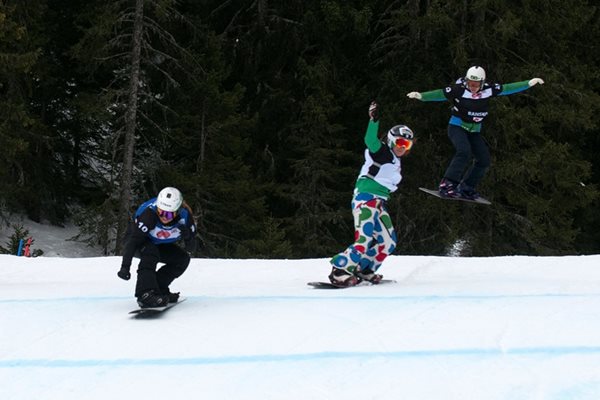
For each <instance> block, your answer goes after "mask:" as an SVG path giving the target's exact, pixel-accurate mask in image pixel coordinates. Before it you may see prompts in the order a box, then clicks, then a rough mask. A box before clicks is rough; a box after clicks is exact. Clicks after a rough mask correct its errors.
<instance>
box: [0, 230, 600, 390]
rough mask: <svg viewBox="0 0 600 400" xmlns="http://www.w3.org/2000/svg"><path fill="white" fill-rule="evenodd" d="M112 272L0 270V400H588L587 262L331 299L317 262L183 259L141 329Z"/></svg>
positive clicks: (429, 266)
mask: <svg viewBox="0 0 600 400" xmlns="http://www.w3.org/2000/svg"><path fill="white" fill-rule="evenodd" d="M42 242H43V241H41V240H40V241H38V242H37V243H38V246H37V247H41V246H43V243H42ZM52 246H54V251H55V252H56V254H62V253H64V252H63V251H62V250H59V247H60V245H59V244H58V243H55V244H52ZM34 247H35V246H34ZM119 266H120V258H119V257H87V258H73V257H71V258H69V257H68V256H67V255H63V256H62V257H47V256H42V257H37V258H25V257H16V256H10V255H4V256H0V393H2V398H3V399H11V400H26V399H31V400H40V399H43V400H53V399H56V400H81V399H86V400H93V399H98V400H106V399H161V398H163V399H177V400H184V399H251V400H258V399H260V400H263V399H290V400H291V399H302V400H306V399H343V400H351V399H357V400H358V399H360V400H365V399H394V400H397V399H403V400H404V399H419V400H420V399H446V400H447V399H457V400H458V399H460V400H465V399H507V400H508V399H510V400H516V399H528V400H529V399H590V400H591V399H594V400H596V399H598V398H600V311H599V310H600V256H569V257H497V258H460V257H429V256H410V257H409V256H392V257H390V258H388V260H386V262H385V263H384V265H383V267H382V269H381V272H382V273H383V274H384V275H385V277H386V278H389V279H394V280H396V281H397V282H396V283H393V284H387V285H380V286H360V287H354V288H349V289H337V290H318V289H313V288H311V287H309V286H307V284H306V283H307V282H309V281H316V280H326V279H327V274H328V272H329V267H328V262H327V260H326V259H305V260H225V259H193V260H192V262H191V264H190V267H189V268H188V270H187V271H186V273H185V274H184V275H183V276H182V277H181V278H180V279H178V280H176V281H175V282H174V283H173V285H172V286H171V289H172V290H173V291H180V292H181V293H182V295H183V296H185V297H186V298H187V300H186V301H185V302H183V303H181V304H179V305H177V306H176V307H174V308H172V309H170V310H168V311H166V312H165V313H163V314H162V315H161V316H160V318H157V319H145V320H139V319H134V318H132V317H131V315H129V314H128V312H129V311H131V310H133V309H135V308H137V307H136V303H135V299H134V298H133V290H134V286H135V273H134V274H133V278H132V279H131V280H130V281H127V282H126V281H122V280H120V279H119V278H117V276H116V272H117V270H118V269H119ZM132 271H133V272H134V271H135V267H134V268H132Z"/></svg>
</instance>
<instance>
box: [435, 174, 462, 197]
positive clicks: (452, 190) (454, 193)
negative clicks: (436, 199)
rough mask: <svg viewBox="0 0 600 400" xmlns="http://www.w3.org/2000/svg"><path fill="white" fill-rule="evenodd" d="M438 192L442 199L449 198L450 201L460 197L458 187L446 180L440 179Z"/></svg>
mask: <svg viewBox="0 0 600 400" xmlns="http://www.w3.org/2000/svg"><path fill="white" fill-rule="evenodd" d="M438 191H439V192H440V196H442V197H446V198H450V199H454V198H457V197H460V193H459V191H458V185H457V184H456V182H454V181H451V180H450V179H448V178H444V179H442V181H441V182H440V186H439V188H438Z"/></svg>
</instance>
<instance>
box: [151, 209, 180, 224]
mask: <svg viewBox="0 0 600 400" xmlns="http://www.w3.org/2000/svg"><path fill="white" fill-rule="evenodd" d="M156 212H157V213H158V216H159V217H160V218H162V219H164V220H165V221H170V220H172V219H173V218H175V216H176V215H177V213H176V212H174V211H164V210H161V209H160V208H157V209H156Z"/></svg>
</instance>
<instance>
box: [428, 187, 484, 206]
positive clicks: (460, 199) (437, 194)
mask: <svg viewBox="0 0 600 400" xmlns="http://www.w3.org/2000/svg"><path fill="white" fill-rule="evenodd" d="M419 190H421V191H423V192H425V193H427V194H430V195H432V196H435V197H437V198H440V199H442V200H458V201H465V202H467V203H477V204H485V205H487V206H489V205H490V204H492V202H491V201H489V200H488V199H484V198H483V197H478V198H477V199H475V200H471V199H465V198H463V197H442V196H441V195H440V192H439V191H438V190H431V189H426V188H422V187H420V188H419Z"/></svg>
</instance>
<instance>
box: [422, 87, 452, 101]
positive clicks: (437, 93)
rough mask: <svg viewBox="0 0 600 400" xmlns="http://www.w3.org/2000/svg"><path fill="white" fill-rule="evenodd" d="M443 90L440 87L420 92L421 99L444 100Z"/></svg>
mask: <svg viewBox="0 0 600 400" xmlns="http://www.w3.org/2000/svg"><path fill="white" fill-rule="evenodd" d="M445 100H447V99H446V96H444V91H443V90H442V89H436V90H431V91H429V92H422V93H421V101H445Z"/></svg>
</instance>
